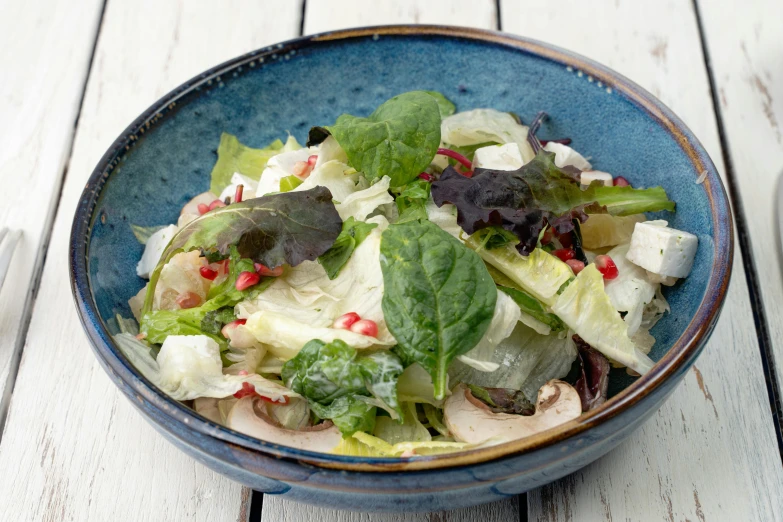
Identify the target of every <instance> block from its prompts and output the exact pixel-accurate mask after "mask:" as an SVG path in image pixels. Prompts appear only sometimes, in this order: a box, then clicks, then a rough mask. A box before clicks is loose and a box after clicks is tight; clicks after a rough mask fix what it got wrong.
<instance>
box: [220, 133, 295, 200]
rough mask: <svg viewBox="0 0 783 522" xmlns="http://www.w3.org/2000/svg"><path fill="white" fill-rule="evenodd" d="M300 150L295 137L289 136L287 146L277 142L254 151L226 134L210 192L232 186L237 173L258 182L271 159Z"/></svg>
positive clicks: (221, 140)
mask: <svg viewBox="0 0 783 522" xmlns="http://www.w3.org/2000/svg"><path fill="white" fill-rule="evenodd" d="M298 148H300V145H299V144H298V143H297V142H296V139H294V137H293V136H289V137H288V140H287V141H286V143H285V144H283V142H282V141H280V140H275V141H273V142H272V143H270V144H269V145H267V146H266V147H264V148H263V149H254V148H251V147H248V146H246V145H243V144H242V143H240V142H239V140H238V139H237V137H236V136H234V135H232V134H228V133H226V132H224V133H223V134H221V136H220V145H218V149H217V154H218V159H217V162H216V163H215V166H214V167H213V168H212V174H211V178H212V181H211V183H210V185H209V190H210V192H212V193H213V194H220V193H221V192H223V189H225V188H226V187H227V186H229V185H230V184H231V177H232V176H233V175H234V173H235V172H238V173H240V174H242V175H243V176H247V177H248V178H250V179H253V180H258V179H259V178H260V177H261V173H263V172H264V169H265V168H266V164H267V162H268V161H269V159H270V158H272V157H273V156H275V155H277V154H279V153H281V152H285V151H287V150H296V149H298Z"/></svg>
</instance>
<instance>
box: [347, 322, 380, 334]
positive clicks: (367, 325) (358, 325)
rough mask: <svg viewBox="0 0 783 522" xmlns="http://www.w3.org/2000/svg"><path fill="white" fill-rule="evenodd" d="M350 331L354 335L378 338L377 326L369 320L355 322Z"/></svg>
mask: <svg viewBox="0 0 783 522" xmlns="http://www.w3.org/2000/svg"><path fill="white" fill-rule="evenodd" d="M350 330H351V331H352V332H354V333H358V334H362V335H368V336H370V337H378V325H377V324H376V323H375V321H371V320H369V319H362V320H360V321H356V322H355V323H353V324H352V325H351V327H350Z"/></svg>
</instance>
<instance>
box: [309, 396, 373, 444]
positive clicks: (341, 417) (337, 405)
mask: <svg viewBox="0 0 783 522" xmlns="http://www.w3.org/2000/svg"><path fill="white" fill-rule="evenodd" d="M309 404H310V409H311V410H312V411H313V413H315V414H316V415H317V416H318V417H319V418H321V419H330V420H331V421H332V422H333V423H334V425H335V426H337V428H338V429H339V430H340V432H341V433H342V434H343V437H344V438H347V437H350V436H351V435H353V434H354V433H356V432H357V431H363V432H365V433H372V431H373V429H375V406H373V405H371V404H368V403H366V402H364V401H362V400H361V399H359V398H358V397H357V396H356V395H344V396H342V397H340V398H338V399H336V400H335V401H333V402H332V403H331V404H327V405H324V404H320V403H317V402H309Z"/></svg>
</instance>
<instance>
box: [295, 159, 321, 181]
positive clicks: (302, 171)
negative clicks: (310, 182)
mask: <svg viewBox="0 0 783 522" xmlns="http://www.w3.org/2000/svg"><path fill="white" fill-rule="evenodd" d="M316 161H318V156H317V155H315V154H313V155H312V156H310V157H309V158H307V161H297V162H296V163H294V168H293V170H292V171H291V174H293V175H294V176H296V177H297V178H299V179H307V177H308V176H310V173H311V172H312V171H313V168H314V167H315V162H316Z"/></svg>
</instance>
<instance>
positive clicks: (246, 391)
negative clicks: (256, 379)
mask: <svg viewBox="0 0 783 522" xmlns="http://www.w3.org/2000/svg"><path fill="white" fill-rule="evenodd" d="M255 394H256V387H255V386H253V385H252V384H250V383H249V382H243V383H242V389H241V390H237V392H236V393H235V394H234V397H236V398H237V399H244V398H245V397H250V396H251V395H255Z"/></svg>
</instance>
